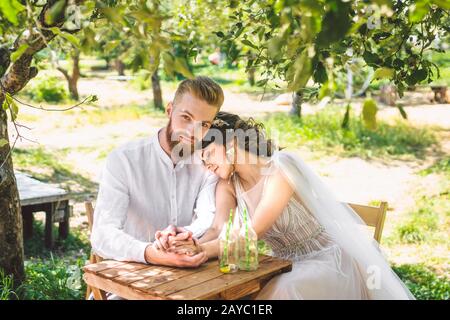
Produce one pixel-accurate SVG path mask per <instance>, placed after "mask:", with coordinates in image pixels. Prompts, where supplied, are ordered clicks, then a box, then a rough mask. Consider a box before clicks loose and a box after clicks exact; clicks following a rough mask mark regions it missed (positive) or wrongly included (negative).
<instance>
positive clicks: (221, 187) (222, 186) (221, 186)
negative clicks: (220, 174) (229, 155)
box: [216, 179, 236, 197]
mask: <svg viewBox="0 0 450 320" xmlns="http://www.w3.org/2000/svg"><path fill="white" fill-rule="evenodd" d="M216 192H217V193H219V192H220V193H229V194H232V195H233V196H234V197H235V196H236V192H235V189H234V185H233V184H232V183H231V182H229V180H225V179H219V181H218V182H217V187H216Z"/></svg>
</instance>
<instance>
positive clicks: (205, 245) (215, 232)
mask: <svg viewBox="0 0 450 320" xmlns="http://www.w3.org/2000/svg"><path fill="white" fill-rule="evenodd" d="M236 206H237V202H236V196H235V192H234V188H233V185H232V184H229V183H228V181H227V180H220V181H219V182H218V183H217V187H216V214H215V216H214V221H213V224H212V225H211V227H210V228H209V229H208V230H207V231H206V232H205V234H204V235H203V236H202V237H201V238H200V239H199V240H198V244H199V246H200V249H201V250H202V251H205V252H206V254H207V256H208V258H217V257H218V255H219V241H218V240H217V238H218V237H219V234H220V232H221V231H222V227H223V226H224V225H225V223H226V222H227V221H228V218H229V216H230V210H231V209H233V210H235V209H236ZM186 248H187V247H186V245H184V244H183V242H179V243H178V244H174V247H172V248H171V250H170V251H173V252H178V253H183V252H184V250H185V249H186Z"/></svg>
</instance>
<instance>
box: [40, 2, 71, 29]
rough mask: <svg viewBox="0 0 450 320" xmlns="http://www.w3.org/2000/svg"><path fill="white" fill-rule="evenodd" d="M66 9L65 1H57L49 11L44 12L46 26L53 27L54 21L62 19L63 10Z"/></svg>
mask: <svg viewBox="0 0 450 320" xmlns="http://www.w3.org/2000/svg"><path fill="white" fill-rule="evenodd" d="M65 8H66V0H59V1H57V2H55V4H53V5H52V6H51V7H50V9H48V10H46V11H45V15H44V21H45V23H46V24H47V25H48V26H51V25H53V24H54V23H55V22H56V21H58V20H59V19H61V18H62V17H64V9H65Z"/></svg>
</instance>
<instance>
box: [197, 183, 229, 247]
mask: <svg viewBox="0 0 450 320" xmlns="http://www.w3.org/2000/svg"><path fill="white" fill-rule="evenodd" d="M236 205H237V203H236V197H235V193H234V189H233V185H232V184H228V181H227V180H220V181H219V182H218V183H217V187H216V214H215V216H214V221H213V224H212V225H211V227H210V228H209V229H208V230H207V231H206V232H205V234H204V235H203V236H202V237H201V238H200V239H199V243H200V244H202V243H206V242H209V241H211V240H214V239H217V238H218V237H219V234H220V232H221V231H222V227H223V225H224V224H225V223H226V222H227V220H228V217H229V216H230V210H231V209H233V210H234V209H235V208H236Z"/></svg>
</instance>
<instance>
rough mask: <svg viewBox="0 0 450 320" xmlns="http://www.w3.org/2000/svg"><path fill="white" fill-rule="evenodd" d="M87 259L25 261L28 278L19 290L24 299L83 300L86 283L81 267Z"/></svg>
mask: <svg viewBox="0 0 450 320" xmlns="http://www.w3.org/2000/svg"><path fill="white" fill-rule="evenodd" d="M84 265H85V260H83V259H78V260H76V261H71V260H66V259H62V258H55V257H53V256H51V257H50V259H46V260H42V259H37V260H28V261H25V273H26V280H25V282H24V283H23V284H22V285H21V286H20V287H19V289H18V290H17V292H18V294H19V298H20V299H23V300H81V299H83V297H84V292H85V290H86V285H85V284H84V281H83V279H82V271H81V268H82V267H83V266H84Z"/></svg>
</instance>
